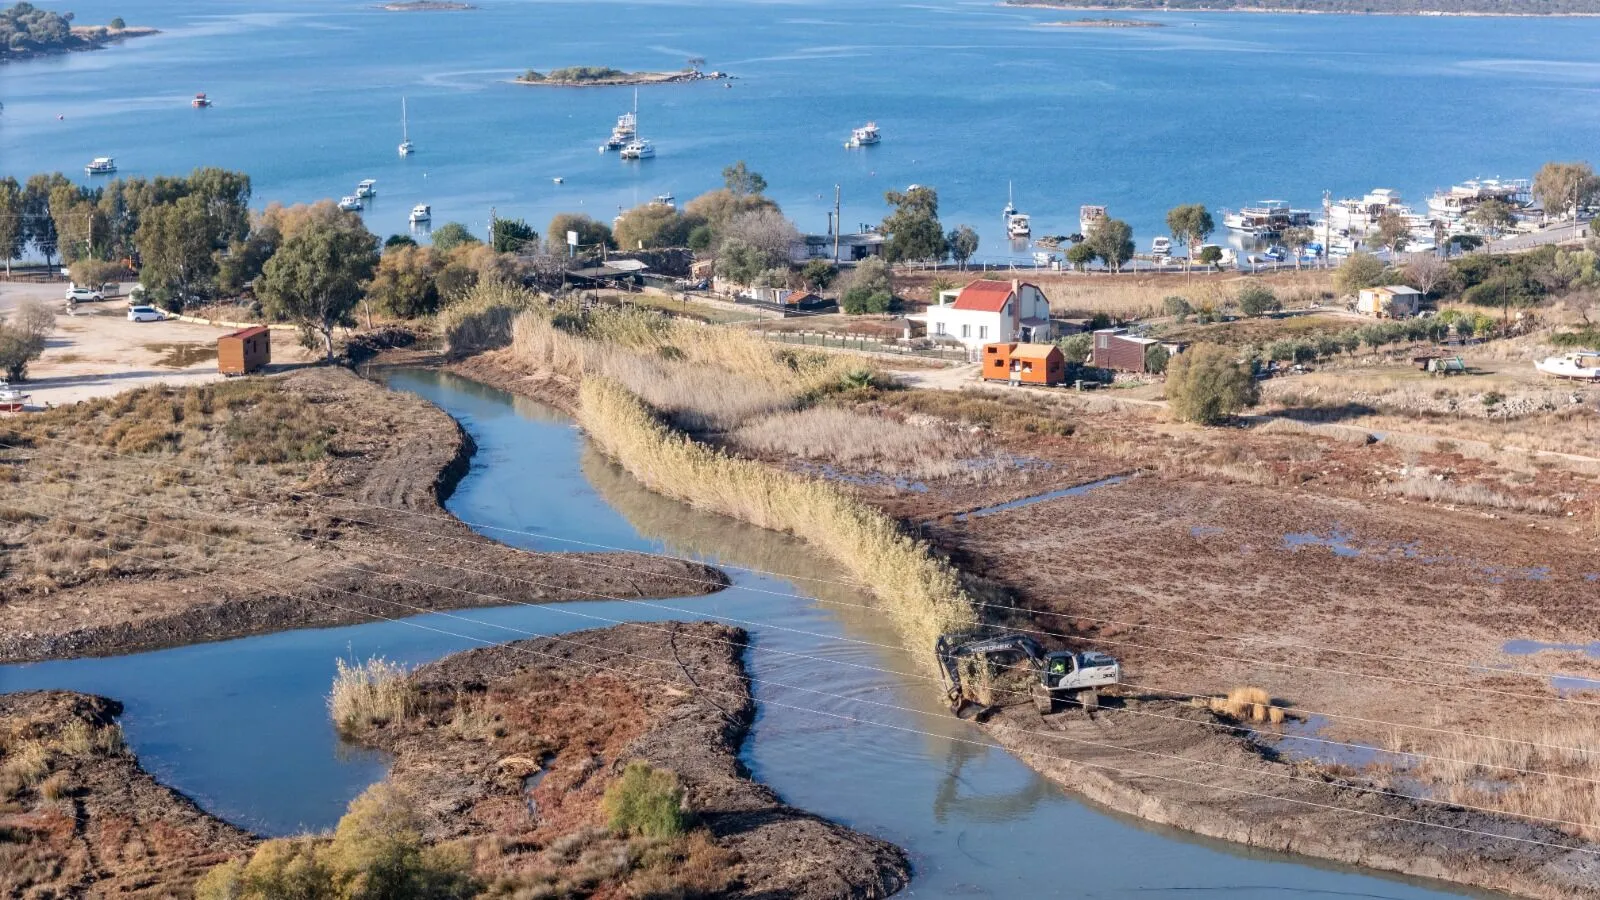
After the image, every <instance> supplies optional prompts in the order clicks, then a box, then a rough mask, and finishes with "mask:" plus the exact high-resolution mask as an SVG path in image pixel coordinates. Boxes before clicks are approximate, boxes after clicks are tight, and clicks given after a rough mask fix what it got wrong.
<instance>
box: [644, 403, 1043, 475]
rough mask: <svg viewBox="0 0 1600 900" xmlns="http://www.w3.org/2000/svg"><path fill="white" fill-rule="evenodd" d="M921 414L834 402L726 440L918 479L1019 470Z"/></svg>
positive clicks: (758, 423)
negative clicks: (909, 417)
mask: <svg viewBox="0 0 1600 900" xmlns="http://www.w3.org/2000/svg"><path fill="white" fill-rule="evenodd" d="M647 399H648V398H647ZM918 418H919V420H920V421H921V423H922V424H912V422H909V421H902V420H900V419H898V418H891V417H888V416H884V415H877V416H872V415H867V414H865V413H862V412H857V411H855V410H847V409H840V408H838V407H831V406H819V407H812V408H810V409H804V410H785V411H782V412H775V413H770V414H767V415H764V416H760V417H758V418H755V419H752V420H750V421H748V422H747V423H746V424H745V425H744V426H743V427H741V428H739V429H738V430H737V431H735V432H733V433H732V434H730V435H728V437H727V443H728V444H729V445H730V446H732V447H735V448H737V449H739V450H741V451H744V452H746V453H755V454H769V455H775V456H781V457H785V458H793V459H803V460H821V461H823V462H825V463H832V464H838V465H842V466H856V467H862V466H865V467H869V468H871V469H873V470H874V471H876V472H879V473H882V474H885V475H891V476H898V477H905V478H914V479H933V478H964V479H969V480H973V481H992V480H995V479H997V478H998V477H1001V476H1003V475H1004V474H1006V473H1009V472H1013V471H1014V470H1015V469H1016V468H1017V463H1016V462H1015V460H1014V459H1013V458H1011V457H1009V456H1005V455H1003V454H1000V453H997V452H995V451H994V450H993V449H992V448H991V447H990V446H989V442H988V441H987V440H985V439H984V438H983V437H982V436H980V435H977V434H974V433H972V432H971V431H967V430H963V429H960V428H956V427H953V426H951V425H948V424H946V423H942V422H939V421H937V420H934V419H931V418H929V417H926V416H923V417H918Z"/></svg>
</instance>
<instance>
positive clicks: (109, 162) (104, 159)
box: [83, 156, 117, 175]
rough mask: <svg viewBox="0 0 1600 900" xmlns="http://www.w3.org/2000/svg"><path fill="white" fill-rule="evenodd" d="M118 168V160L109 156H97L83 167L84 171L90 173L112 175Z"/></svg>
mask: <svg viewBox="0 0 1600 900" xmlns="http://www.w3.org/2000/svg"><path fill="white" fill-rule="evenodd" d="M116 170H117V161H116V160H114V159H112V158H111V157H109V156H96V157H95V158H94V159H92V160H90V161H89V164H88V165H86V166H84V167H83V171H84V172H86V173H88V174H90V175H110V174H111V173H112V172H115V171H116Z"/></svg>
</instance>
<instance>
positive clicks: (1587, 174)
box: [1533, 162, 1600, 218]
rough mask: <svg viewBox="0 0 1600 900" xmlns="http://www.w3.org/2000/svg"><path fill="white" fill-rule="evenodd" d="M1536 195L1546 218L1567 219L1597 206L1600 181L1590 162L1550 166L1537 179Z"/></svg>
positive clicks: (1560, 163)
mask: <svg viewBox="0 0 1600 900" xmlns="http://www.w3.org/2000/svg"><path fill="white" fill-rule="evenodd" d="M1533 195H1534V196H1535V197H1537V198H1539V202H1540V203H1541V204H1543V205H1544V211H1545V213H1546V214H1554V215H1555V216H1557V217H1560V218H1565V217H1566V216H1567V215H1568V214H1569V213H1571V212H1573V211H1575V210H1577V209H1578V208H1580V207H1583V206H1585V205H1587V204H1589V203H1592V202H1594V199H1595V197H1596V195H1600V178H1596V177H1595V174H1594V167H1592V166H1590V165H1589V164H1588V163H1586V162H1570V163H1563V162H1547V163H1545V164H1544V165H1543V166H1541V167H1540V168H1539V171H1538V172H1537V173H1535V174H1534V176H1533Z"/></svg>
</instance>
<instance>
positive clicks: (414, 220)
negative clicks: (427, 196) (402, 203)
mask: <svg viewBox="0 0 1600 900" xmlns="http://www.w3.org/2000/svg"><path fill="white" fill-rule="evenodd" d="M431 221H433V207H431V206H429V205H428V204H426V203H418V204H417V205H416V206H413V207H411V224H413V225H419V224H421V223H423V222H431Z"/></svg>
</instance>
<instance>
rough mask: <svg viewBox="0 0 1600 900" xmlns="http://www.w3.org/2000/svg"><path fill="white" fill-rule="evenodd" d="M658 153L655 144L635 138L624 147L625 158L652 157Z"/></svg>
mask: <svg viewBox="0 0 1600 900" xmlns="http://www.w3.org/2000/svg"><path fill="white" fill-rule="evenodd" d="M655 155H656V148H655V145H654V144H651V143H650V142H649V141H646V140H642V139H640V138H635V139H633V140H631V141H629V142H628V145H627V146H626V147H623V148H622V158H623V159H652V158H654V157H655Z"/></svg>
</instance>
